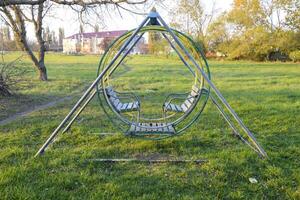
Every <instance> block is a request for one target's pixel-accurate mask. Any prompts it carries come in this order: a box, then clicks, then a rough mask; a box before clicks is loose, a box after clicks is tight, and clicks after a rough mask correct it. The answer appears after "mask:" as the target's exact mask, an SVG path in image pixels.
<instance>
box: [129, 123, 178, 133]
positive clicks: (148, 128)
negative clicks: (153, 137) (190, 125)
mask: <svg viewBox="0 0 300 200" xmlns="http://www.w3.org/2000/svg"><path fill="white" fill-rule="evenodd" d="M150 133H151V134H155V133H162V134H175V129H174V127H173V125H172V124H170V123H133V124H131V126H130V129H129V131H128V134H134V135H135V134H137V135H138V134H150Z"/></svg>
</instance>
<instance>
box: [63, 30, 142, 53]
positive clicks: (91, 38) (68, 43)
mask: <svg viewBox="0 0 300 200" xmlns="http://www.w3.org/2000/svg"><path fill="white" fill-rule="evenodd" d="M126 32H127V30H119V31H102V32H91V33H77V34H74V35H72V36H69V37H67V38H65V39H64V40H63V52H64V53H66V54H77V53H82V54H103V53H104V52H105V49H106V48H108V46H109V45H110V43H111V42H112V41H113V40H114V39H116V38H117V37H119V36H121V35H123V34H124V33H126ZM144 46H145V39H144V38H141V39H140V41H139V42H138V43H137V45H136V46H135V47H134V48H133V49H132V51H131V53H132V54H144V52H143V51H144V48H143V47H144Z"/></svg>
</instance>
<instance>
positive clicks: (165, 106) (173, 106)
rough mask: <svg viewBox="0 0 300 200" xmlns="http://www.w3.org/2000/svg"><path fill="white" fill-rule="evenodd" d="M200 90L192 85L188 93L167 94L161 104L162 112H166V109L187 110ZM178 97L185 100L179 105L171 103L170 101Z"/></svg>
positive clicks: (172, 110) (174, 110)
mask: <svg viewBox="0 0 300 200" xmlns="http://www.w3.org/2000/svg"><path fill="white" fill-rule="evenodd" d="M200 92H201V90H200V89H199V88H198V87H197V86H196V85H193V86H192V91H191V92H190V93H183V94H175V93H174V94H169V95H168V96H167V97H166V100H165V103H164V104H163V112H164V113H166V112H168V111H171V112H178V113H180V112H186V111H188V110H189V109H190V108H191V106H192V105H193V104H194V103H196V100H197V99H198V97H199V95H200ZM178 99H185V101H184V102H183V103H182V104H181V105H178V104H174V103H172V101H174V100H178Z"/></svg>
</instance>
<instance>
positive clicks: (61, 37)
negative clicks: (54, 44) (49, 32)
mask: <svg viewBox="0 0 300 200" xmlns="http://www.w3.org/2000/svg"><path fill="white" fill-rule="evenodd" d="M64 38H65V30H64V28H62V27H60V28H59V29H58V45H59V46H62V45H63V40H64Z"/></svg>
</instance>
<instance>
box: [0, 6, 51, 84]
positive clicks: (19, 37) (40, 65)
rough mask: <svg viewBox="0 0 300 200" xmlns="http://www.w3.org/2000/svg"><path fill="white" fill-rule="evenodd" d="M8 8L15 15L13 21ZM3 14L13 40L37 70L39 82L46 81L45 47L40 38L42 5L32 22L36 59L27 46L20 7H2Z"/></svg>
mask: <svg viewBox="0 0 300 200" xmlns="http://www.w3.org/2000/svg"><path fill="white" fill-rule="evenodd" d="M10 8H11V9H12V11H13V12H14V14H15V19H14V18H13V15H12V14H11V13H10V11H9V9H10ZM3 12H4V13H5V15H6V16H7V18H8V20H9V22H10V24H11V27H12V29H13V32H14V36H15V40H16V42H17V44H18V46H19V47H20V48H21V49H23V50H24V51H26V53H27V54H28V56H29V57H30V59H31V61H32V62H33V64H34V66H35V67H36V69H37V70H38V74H39V79H40V80H41V81H47V80H48V77H47V69H46V66H45V62H44V57H45V46H44V41H43V38H42V13H43V5H42V4H40V5H39V9H38V19H37V21H36V20H35V19H34V17H33V21H34V25H35V29H36V37H37V40H38V44H39V47H40V48H39V52H38V54H39V55H38V58H37V57H36V56H35V55H34V53H33V52H32V50H31V48H30V46H29V44H28V41H27V36H26V33H27V32H26V29H25V21H24V18H23V15H22V11H21V9H20V7H19V6H12V7H7V8H6V7H4V8H3Z"/></svg>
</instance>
